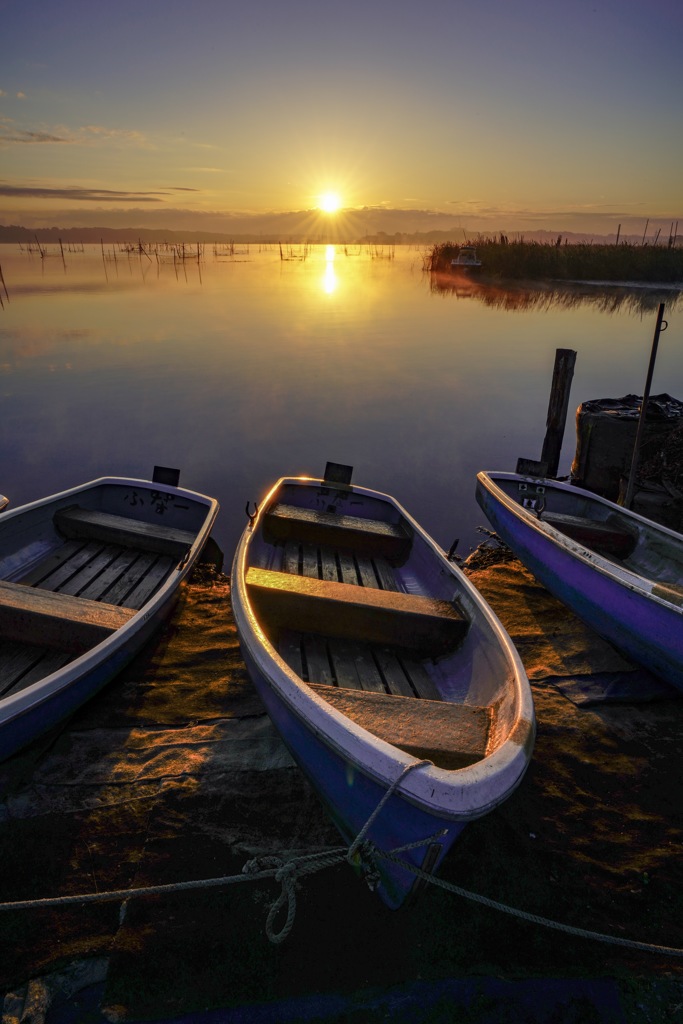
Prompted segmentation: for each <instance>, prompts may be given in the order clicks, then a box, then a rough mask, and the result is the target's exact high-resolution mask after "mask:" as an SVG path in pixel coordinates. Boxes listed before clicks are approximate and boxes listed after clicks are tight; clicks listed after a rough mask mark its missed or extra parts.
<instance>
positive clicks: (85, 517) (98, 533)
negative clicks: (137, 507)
mask: <svg viewBox="0 0 683 1024" xmlns="http://www.w3.org/2000/svg"><path fill="white" fill-rule="evenodd" d="M54 522H55V526H56V527H57V529H58V530H59V531H60V532H61V533H63V534H64V536H65V537H71V538H73V537H87V538H89V539H91V540H99V541H103V542H104V543H105V544H120V545H122V546H123V547H129V548H138V549H141V550H143V551H155V552H157V553H159V554H163V555H170V556H172V557H174V558H182V557H183V555H185V554H186V553H187V551H188V549H189V548H190V547H191V546H192V544H193V543H194V540H195V535H194V534H193V533H191V532H189V531H187V530H177V529H175V528H174V527H171V526H162V524H161V523H144V522H139V521H138V520H137V519H130V518H128V517H127V516H116V515H112V514H111V513H109V512H97V511H94V510H92V509H85V508H78V506H76V505H74V506H72V507H71V508H64V509H60V510H59V511H58V512H56V513H55V516H54Z"/></svg>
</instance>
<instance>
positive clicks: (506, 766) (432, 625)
mask: <svg viewBox="0 0 683 1024" xmlns="http://www.w3.org/2000/svg"><path fill="white" fill-rule="evenodd" d="M331 465H332V466H333V464H331ZM345 469H346V467H334V466H333V468H332V469H330V465H328V472H326V474H325V479H323V480H317V479H308V478H292V477H286V478H283V479H281V480H279V481H278V482H277V483H276V484H275V486H274V487H273V488H272V490H271V491H270V493H269V494H268V496H267V497H266V499H265V501H264V502H263V504H262V506H261V508H260V509H258V510H257V513H256V514H255V515H254V517H253V519H252V521H251V522H250V523H249V525H248V527H247V529H246V530H245V532H244V534H243V535H242V538H241V540H240V542H239V545H238V547H237V551H236V554H235V560H234V565H233V570H232V605H233V612H234V615H235V621H236V624H237V630H238V634H239V638H240V643H241V647H242V653H243V656H244V659H245V662H246V664H247V667H248V669H249V672H250V674H251V677H252V680H253V681H254V684H255V686H256V688H257V689H258V691H259V693H260V694H261V696H262V698H263V701H264V703H265V705H266V708H267V710H268V713H269V714H270V717H271V719H272V721H273V723H274V724H275V726H276V728H277V729H278V730H279V732H280V734H281V736H282V738H283V740H284V742H285V743H286V745H287V747H288V748H289V750H290V752H291V754H292V756H293V757H294V759H295V760H296V762H297V763H298V765H299V766H300V768H301V769H302V771H303V772H304V773H305V775H306V776H307V777H308V779H309V781H310V783H311V785H312V786H313V788H314V789H315V790H316V791H317V793H318V795H319V796H320V798H321V800H322V802H323V804H324V805H325V807H326V808H327V811H328V812H329V814H330V816H331V818H332V820H333V821H334V823H335V825H336V826H337V828H338V829H339V831H340V833H341V835H342V836H343V838H344V840H345V841H346V842H347V843H349V844H350V843H351V842H352V841H353V840H354V838H355V837H356V836H357V835H358V833H359V832H360V830H361V828H362V827H363V825H364V824H365V823H366V822H367V821H368V819H369V818H370V816H371V814H372V813H373V811H375V809H376V808H377V807H378V805H379V803H380V800H381V799H382V798H383V797H384V796H385V795H386V794H387V791H388V790H389V789H390V787H391V786H392V785H395V784H396V782H397V780H399V777H400V776H401V773H402V772H403V771H404V770H405V769H407V768H410V767H411V766H412V769H414V770H412V769H411V770H409V771H408V774H406V776H405V777H404V778H403V779H402V780H401V781H400V783H399V785H398V787H397V788H396V789H395V790H394V791H393V792H392V794H391V796H390V797H389V798H388V800H387V803H386V804H385V805H384V806H383V808H382V810H381V812H380V814H379V815H378V816H377V818H376V819H375V820H374V822H373V823H372V825H371V827H370V829H369V832H368V834H367V838H368V839H369V840H370V841H371V842H372V843H374V844H375V846H376V847H378V848H380V849H381V850H383V851H390V850H393V849H397V848H401V847H403V846H404V845H409V844H411V843H415V844H417V845H416V846H415V848H412V849H407V850H405V851H404V852H403V853H401V854H400V856H402V857H404V858H405V859H406V860H407V861H409V862H411V863H412V864H414V865H416V866H418V867H420V868H422V869H423V870H424V871H426V872H430V873H431V872H434V871H435V870H436V869H437V868H438V866H439V864H440V863H441V861H442V860H443V857H444V856H445V854H446V853H447V851H448V850H449V848H450V847H451V845H452V843H453V842H454V841H455V839H456V838H457V836H458V835H459V834H460V832H461V831H462V829H463V828H464V827H465V824H466V823H467V822H468V821H471V820H472V819H474V818H478V817H480V816H481V815H484V814H487V813H488V812H489V811H491V810H493V808H494V807H496V806H497V805H498V804H500V803H501V802H502V801H504V800H505V799H507V797H509V796H510V794H511V793H512V792H513V790H514V789H516V787H517V786H518V785H519V783H520V781H521V779H522V777H523V775H524V772H525V770H526V768H527V765H528V763H529V759H530V757H531V752H532V748H533V743H534V733H535V719H534V710H533V702H532V697H531V690H530V687H529V683H528V680H527V677H526V674H525V672H524V669H523V667H522V664H521V662H520V659H519V656H518V655H517V652H516V651H515V648H514V647H513V645H512V643H511V641H510V639H509V637H508V636H507V634H506V633H505V631H504V630H503V627H502V626H501V624H500V622H499V621H498V619H497V618H496V617H495V615H494V614H493V612H492V611H491V609H490V608H489V607H488V605H487V604H486V603H485V601H484V600H483V598H482V597H481V595H480V594H479V593H478V591H477V590H476V589H475V588H474V587H473V586H472V584H470V582H469V581H468V580H467V578H466V577H465V576H464V574H463V573H462V572H461V571H460V570H459V569H458V568H457V567H456V566H454V565H453V564H452V562H450V561H449V560H448V559H447V558H446V556H445V554H444V553H443V552H442V551H441V550H440V548H438V547H437V545H436V544H435V542H434V541H433V540H432V539H431V538H430V537H428V536H427V534H426V533H425V532H424V530H422V529H421V528H420V526H418V524H417V523H416V522H415V521H414V520H413V519H412V518H411V517H410V516H409V514H408V513H407V512H406V511H405V510H404V509H403V508H402V507H401V506H400V505H399V504H398V502H397V501H395V500H394V499H393V498H391V497H389V496H388V495H385V494H381V493H380V492H378V491H373V490H369V489H367V488H363V487H357V486H355V485H354V486H352V485H351V484H350V472H348V473H347V472H345ZM423 759H426V760H427V761H428V762H431V763H429V764H424V765H420V761H421V760H423ZM418 765H419V767H417V766H418ZM442 830H443V831H442ZM377 869H378V872H379V885H378V892H379V895H380V896H381V898H382V899H383V900H384V902H385V903H387V904H388V905H389V906H390V907H398V906H400V905H401V903H402V902H403V901H404V900H405V898H406V897H407V895H408V894H409V893H410V892H411V891H414V889H415V888H416V887H418V883H417V882H416V877H415V875H413V874H412V873H410V872H409V871H407V870H406V869H405V868H400V867H398V866H397V865H395V864H393V863H390V862H389V861H388V860H385V859H382V858H379V859H378V863H377Z"/></svg>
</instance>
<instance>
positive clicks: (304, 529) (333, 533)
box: [264, 503, 412, 562]
mask: <svg viewBox="0 0 683 1024" xmlns="http://www.w3.org/2000/svg"><path fill="white" fill-rule="evenodd" d="M264 534H265V536H266V539H268V540H270V541H273V540H276V541H287V540H300V541H307V542H309V543H311V544H330V545H332V546H334V547H348V548H351V549H352V550H354V551H360V552H362V553H366V554H368V553H373V552H376V553H377V554H378V555H382V556H383V557H385V558H391V559H395V560H396V561H397V562H403V561H405V559H406V558H407V557H408V554H409V552H410V546H411V543H412V538H411V536H410V535H409V533H408V532H407V530H406V529H405V528H404V527H403V526H401V525H400V524H395V523H385V522H382V521H381V520H379V519H363V518H361V517H360V516H349V515H340V514H338V513H333V512H320V511H318V510H317V509H309V508H298V507H297V506H296V505H286V504H282V503H279V504H276V505H273V506H272V507H271V508H270V509H268V511H267V512H266V513H265V516H264Z"/></svg>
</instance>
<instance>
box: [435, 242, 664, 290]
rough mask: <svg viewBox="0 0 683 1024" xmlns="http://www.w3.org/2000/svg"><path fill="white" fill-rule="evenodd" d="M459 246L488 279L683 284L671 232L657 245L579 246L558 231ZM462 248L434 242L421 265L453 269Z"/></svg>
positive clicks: (443, 271)
mask: <svg viewBox="0 0 683 1024" xmlns="http://www.w3.org/2000/svg"><path fill="white" fill-rule="evenodd" d="M463 245H470V246H475V247H476V250H477V256H478V258H479V259H480V260H481V274H482V275H483V276H485V277H486V278H496V279H503V278H506V279H515V280H527V281H530V280H554V281H600V282H603V281H604V282H626V281H634V282H652V283H653V284H681V285H683V247H681V246H680V245H677V239H676V236H673V235H672V236H670V237H669V239H668V243H667V242H664V243H660V244H652V243H641V244H634V243H633V242H621V243H617V244H600V243H598V244H586V243H583V244H577V243H569V242H568V241H567V240H566V239H564V240H563V237H562V235H559V236H558V238H557V240H556V241H555V242H554V243H548V242H536V241H524V240H523V239H520V240H519V241H512V240H508V238H507V236H505V235H501V236H500V237H499V238H498V239H493V238H487V239H470V240H468V241H467V242H465V243H463ZM461 248H462V246H461V245H460V244H458V243H454V242H444V243H439V244H436V245H434V246H433V247H432V249H431V251H430V252H429V253H428V254H427V256H426V257H425V269H426V270H429V271H431V272H432V273H448V274H451V273H453V272H454V270H455V268H452V267H451V260H453V259H455V258H456V257H457V255H458V253H459V252H460V250H461Z"/></svg>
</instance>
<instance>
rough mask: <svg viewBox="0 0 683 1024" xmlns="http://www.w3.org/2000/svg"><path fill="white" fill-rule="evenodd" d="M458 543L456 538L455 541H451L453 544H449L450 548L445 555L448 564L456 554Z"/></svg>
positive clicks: (458, 539) (458, 540)
mask: <svg viewBox="0 0 683 1024" xmlns="http://www.w3.org/2000/svg"><path fill="white" fill-rule="evenodd" d="M459 543H460V538H459V537H456V538H455V540H454V541H453V543H452V544H451V546H450V547H449V549H448V554H447V555H446V558H447V559H448V561H449V562H452V561H453V556H454V555H455V552H456V549H457V547H458V544H459Z"/></svg>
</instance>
